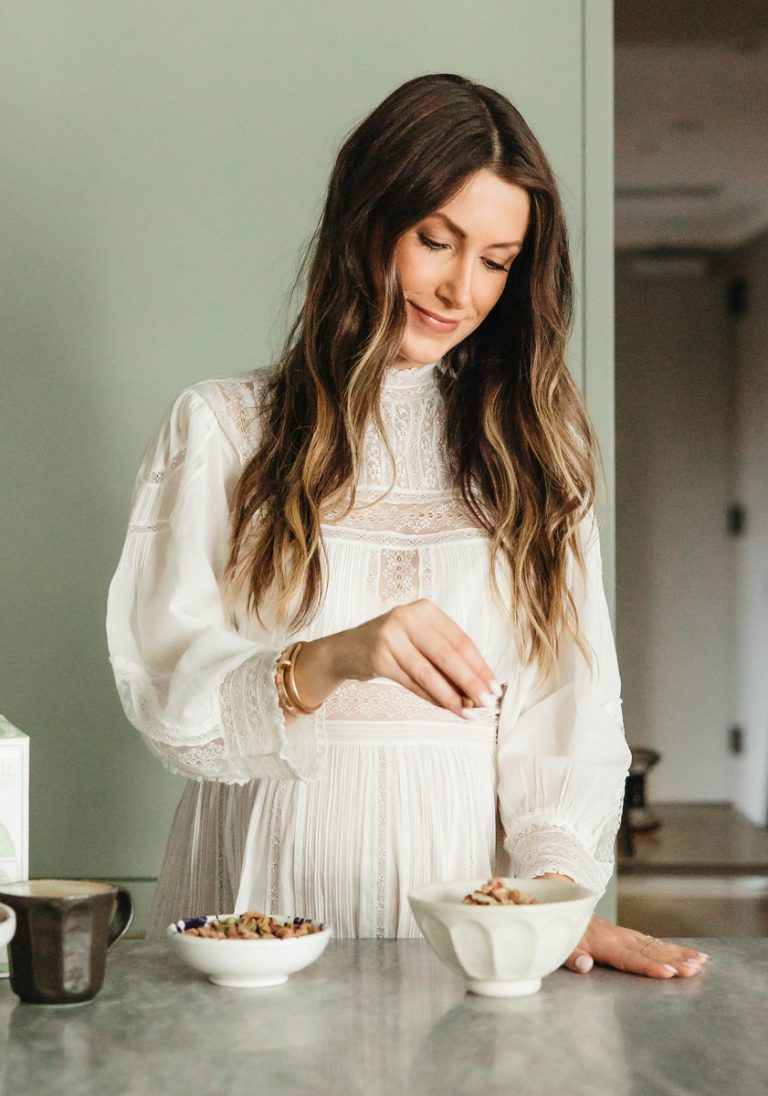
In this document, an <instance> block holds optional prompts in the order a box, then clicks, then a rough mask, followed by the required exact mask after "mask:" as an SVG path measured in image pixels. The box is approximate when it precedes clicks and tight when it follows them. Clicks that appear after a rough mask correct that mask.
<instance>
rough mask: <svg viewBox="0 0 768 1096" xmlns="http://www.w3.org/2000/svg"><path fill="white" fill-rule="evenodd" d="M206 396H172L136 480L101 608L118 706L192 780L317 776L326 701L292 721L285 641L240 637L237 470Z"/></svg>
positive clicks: (234, 454)
mask: <svg viewBox="0 0 768 1096" xmlns="http://www.w3.org/2000/svg"><path fill="white" fill-rule="evenodd" d="M208 383H210V382H208ZM200 387H203V386H195V387H192V388H188V389H186V390H185V391H183V392H182V393H181V395H180V396H179V397H178V398H177V399H176V400H175V402H174V404H173V406H172V407H171V409H170V411H169V413H168V414H167V415H166V417H165V419H164V421H163V423H162V425H161V427H160V429H159V431H158V434H157V436H156V437H155V439H154V440H153V442H152V443H151V444H150V445H149V447H148V448H147V450H146V453H145V455H144V458H143V460H142V462H141V467H140V469H139V473H138V476H137V479H136V484H135V487H134V492H133V500H132V504H131V516H130V524H129V526H128V532H127V536H126V540H125V544H124V547H123V550H122V555H121V557H120V562H119V564H118V567H117V571H116V572H115V575H114V577H113V579H112V582H111V584H110V587H109V593H108V598H107V622H106V623H107V641H108V648H109V657H110V663H111V665H112V669H113V672H114V676H115V681H116V684H117V688H118V692H119V694H120V699H121V702H122V705H123V708H124V710H125V714H126V716H127V717H128V719H129V720H130V722H131V723H132V724H133V725H134V726H135V727H136V728H137V729H138V730H139V731H140V732H141V734H142V736H143V738H144V741H145V742H146V744H147V746H148V747H149V749H150V750H151V751H152V752H153V753H154V754H155V755H157V756H158V757H159V758H160V759H161V760H162V761H163V762H164V763H165V765H166V766H167V767H168V768H170V769H172V770H173V771H175V772H178V773H181V774H182V775H184V776H188V777H193V778H196V779H198V780H200V779H205V780H217V781H221V782H223V783H227V784H243V783H246V782H247V781H249V780H252V779H254V778H263V777H271V778H275V779H280V780H283V779H303V780H313V779H317V778H318V776H319V775H320V771H321V769H322V765H323V760H324V754H325V745H324V743H325V736H324V725H325V705H323V706H322V707H321V708H320V709H319V710H318V711H317V712H316V713H314V714H313V715H311V716H303V717H298V718H296V719H295V720H293V721H292V722H291V723H289V724H288V725H286V723H285V720H284V717H283V712H282V709H281V708H280V705H279V703H278V699H277V690H276V687H275V684H274V671H275V667H276V664H277V657H278V655H279V652H280V649H281V648H282V643H280V644H278V643H275V642H274V640H273V638H272V636H271V635H270V634H268V633H266V632H265V633H264V634H263V635H258V634H257V637H256V638H253V637H252V635H249V638H246V637H245V636H244V635H242V634H241V633H240V632H239V631H238V629H237V627H236V624H235V622H234V619H233V616H232V614H231V612H229V611H228V609H227V608H226V605H225V599H224V596H223V589H222V585H221V582H222V575H223V571H224V567H225V564H226V560H227V556H228V537H229V500H230V498H231V495H232V492H233V490H234V486H235V484H236V482H237V479H238V476H239V473H240V460H239V457H238V454H237V451H236V449H235V447H234V445H233V444H232V442H231V440H229V439H228V438H227V437H226V436H225V434H224V433H223V431H222V430H221V428H220V426H219V423H218V420H217V418H216V416H215V415H214V413H213V410H212V408H211V406H210V404H209V403H208V401H207V400H206V399H204V398H203V396H202V395H201V394H200V391H198V390H196V389H197V388H200ZM280 638H281V639H283V638H284V637H280Z"/></svg>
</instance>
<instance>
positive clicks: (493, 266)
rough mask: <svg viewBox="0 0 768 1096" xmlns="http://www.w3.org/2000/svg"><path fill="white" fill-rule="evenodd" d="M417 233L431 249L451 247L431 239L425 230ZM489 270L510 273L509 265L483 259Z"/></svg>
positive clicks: (421, 240) (437, 249)
mask: <svg viewBox="0 0 768 1096" xmlns="http://www.w3.org/2000/svg"><path fill="white" fill-rule="evenodd" d="M416 235H417V236H418V238H419V241H420V242H421V243H422V244H423V245H424V247H426V248H428V249H429V250H430V251H443V250H444V249H445V248H446V247H450V246H451V245H450V244H440V243H438V242H437V240H430V238H429V236H425V235H424V233H423V232H417V233H416ZM483 262H484V263H485V265H486V269H487V270H498V271H500V272H501V273H502V274H508V273H509V267H508V266H502V265H501V263H494V262H493V261H492V260H491V259H483Z"/></svg>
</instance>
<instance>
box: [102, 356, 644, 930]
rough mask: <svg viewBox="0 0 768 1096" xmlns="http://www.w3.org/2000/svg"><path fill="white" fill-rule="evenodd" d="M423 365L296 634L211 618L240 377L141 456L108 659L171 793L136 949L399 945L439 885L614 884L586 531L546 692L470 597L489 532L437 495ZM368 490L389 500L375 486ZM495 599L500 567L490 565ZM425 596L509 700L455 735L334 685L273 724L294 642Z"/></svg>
mask: <svg viewBox="0 0 768 1096" xmlns="http://www.w3.org/2000/svg"><path fill="white" fill-rule="evenodd" d="M440 368H441V363H439V362H438V363H433V364H432V365H426V366H420V367H415V368H413V369H407V370H398V369H395V368H390V369H388V370H387V372H386V375H385V379H384V383H383V388H382V397H381V411H382V419H383V422H384V426H385V429H386V433H387V436H388V438H389V440H390V444H391V448H392V453H393V456H394V468H393V466H392V462H391V460H390V458H389V456H388V454H387V450H386V447H385V445H384V442H383V439H382V437H381V436H380V435H379V434H378V433H377V431H376V430H375V428H374V427H373V426H371V427H370V428H369V429H368V431H367V434H366V437H365V443H364V459H363V461H362V464H361V469H360V475H359V481H358V492H357V502H356V505H355V508H354V510H353V511H352V513H351V514H350V515H348V516H347V517H346V518H345V519H344V520H343V521H338V520H335V519H334V517H333V516H332V515H331V516H329V518H328V520H327V521H326V522H325V523H324V525H323V537H324V541H325V544H326V546H327V552H328V568H329V570H328V586H327V593H326V595H325V597H324V600H323V603H322V606H321V609H320V611H319V613H318V615H317V616H316V617H315V619H314V620H313V621H312V622H311V623H310V624H309V625H308V626H307V627H305V628H303V629H301V630H300V631H297V632H296V633H294V634H290V633H288V632H286V630H285V629H284V628H283V627H279V626H276V625H275V623H274V616H273V614H271V611H270V607H269V604H267V605H265V606H264V622H263V624H259V623H258V622H257V621H255V620H254V619H252V618H251V617H249V616H248V615H247V614H246V613H245V611H244V608H243V603H242V601H241V603H240V608H239V609H235V611H234V612H231V611H230V612H228V611H227V609H226V608H225V603H224V601H223V598H222V589H221V585H220V583H221V576H222V574H223V569H224V566H225V563H226V559H227V553H228V521H229V509H230V501H231V498H232V493H233V490H234V487H235V484H236V482H237V479H238V476H239V473H240V470H241V468H242V466H243V463H244V461H245V460H246V459H247V458H248V457H249V456H250V455H251V454H252V452H253V450H254V448H255V446H256V443H257V439H258V437H259V424H258V421H257V415H256V393H257V390H258V387H259V385H260V384H261V383H262V382H261V379H260V373H259V372H258V371H253V372H250V373H247V374H242V375H240V376H237V377H231V378H227V379H223V380H210V381H204V382H202V383H200V384H196V385H193V386H192V387H190V388H187V389H185V390H184V391H183V392H182V393H181V394H180V395H179V396H178V398H177V399H176V400H175V402H174V403H173V406H172V408H171V409H170V411H169V413H168V414H167V415H166V417H165V419H164V421H163V423H162V426H161V428H160V430H159V432H158V435H157V437H156V439H155V440H154V441H153V443H152V444H151V445H150V446H149V448H148V449H147V452H146V454H145V457H144V459H143V461H142V464H141V468H140V471H139V474H138V478H137V481H136V487H135V490H134V496H133V503H132V508H131V517H130V524H129V527H128V533H127V538H126V541H125V546H124V548H123V552H122V556H121V558H120V562H119V565H118V568H117V571H116V573H115V575H114V578H113V580H112V583H111V585H110V589H109V598H108V608H107V635H108V644H109V651H110V661H111V664H112V668H113V671H114V675H115V680H116V683H117V686H118V690H119V693H120V697H121V700H122V704H123V707H124V709H125V713H126V715H127V717H128V719H129V720H130V722H131V723H132V724H133V725H134V726H135V727H136V728H138V730H139V731H140V732H141V733H142V735H143V737H144V740H145V741H146V743H147V745H148V746H149V748H150V750H152V752H153V753H155V754H156V755H157V756H158V757H159V758H160V759H161V760H162V761H163V762H164V763H165V764H166V765H167V766H168V767H169V768H171V769H173V770H174V771H176V772H179V773H182V774H184V775H186V776H188V777H190V778H192V779H190V781H189V783H188V785H187V787H186V789H185V791H184V793H183V795H182V798H181V801H180V803H179V806H178V808H177V811H176V816H175V819H174V823H173V827H172V830H171V835H170V838H169V841H168V847H167V850H166V855H165V860H164V863H163V867H162V870H161V872H160V877H159V881H158V886H157V894H156V899H155V903H154V909H153V914H152V917H151V925H150V929H149V932H148V935H150V936H152V935H157V934H159V933H160V932H162V930H163V927H164V926H165V925H167V924H168V922H169V921H171V920H175V919H177V918H179V917H183V916H190V915H193V914H199V913H210V912H213V913H225V912H231V911H232V909H233V908H235V909H237V910H238V911H240V910H242V909H245V908H251V909H252V908H260V909H264V910H266V911H268V912H272V913H284V914H301V915H303V916H309V917H313V918H317V919H320V920H323V921H325V922H326V923H329V924H331V925H332V926H333V928H334V930H335V932H336V934H337V935H338V936H341V937H355V936H365V937H379V938H382V937H396V936H397V937H404V936H405V937H407V936H418V935H419V932H418V929H417V928H416V925H415V922H414V920H413V917H412V915H411V912H410V909H409V907H408V903H407V899H406V896H407V894H408V893H409V891H410V890H411V889H412V888H414V887H417V886H419V885H421V884H423V883H427V882H431V881H434V880H440V879H458V878H472V877H476V878H480V877H483V878H486V877H488V876H489V875H490V874H492V873H493V872H494V871H497V872H505V873H509V872H510V871H512V872H514V873H515V874H517V875H519V876H521V877H531V876H533V875H537V874H539V873H541V872H544V871H553V872H562V873H564V874H567V875H570V876H572V877H573V878H574V879H576V880H577V881H578V882H580V883H583V884H585V885H586V886H590V887H592V888H594V889H595V890H598V891H600V892H602V891H603V890H604V888H605V886H606V884H607V881H608V879H609V877H610V874H611V870H612V866H613V846H614V838H615V834H616V830H617V828H618V823H619V818H620V812H621V802H622V796H623V790H624V780H625V776H626V773H627V769H628V766H629V760H630V755H629V750H628V747H627V744H626V741H625V738H624V732H623V725H622V719H621V701H620V681H619V674H618V668H617V664H616V653H615V647H614V642H613V636H612V632H611V626H610V622H609V618H608V612H607V607H606V602H605V596H604V592H603V587H602V574H601V564H600V549H599V540H598V535H597V529H596V526H595V524H594V521H593V519H592V518H591V517H590V520H589V521H588V522H585V524H584V527H583V528H582V530H581V534H582V536H583V537H584V544H585V546H586V561H587V574H586V581H584V580H582V578H581V576H580V572H579V570H578V568H576V567H575V566H574V565H573V561H571V568H570V575H571V578H570V582H571V585H572V589H573V592H574V596H575V598H576V602H577V605H578V607H579V610H580V615H581V627H582V630H583V632H584V635H585V636H586V638H587V640H588V641H589V643H590V644H591V646H592V648H593V649H594V652H595V655H596V660H595V661H596V668H595V672H594V674H593V675H592V676H590V673H589V668H588V666H587V664H586V662H585V660H584V659H583V657H582V656H581V654H580V653H579V652H578V649H577V648H576V646H575V644H574V643H573V641H571V640H566V641H564V642H563V644H562V652H561V655H560V658H559V663H558V665H557V667H556V668H555V669H554V671H553V672H552V673H551V674H550V675H549V676H548V678H547V680H546V681H545V682H544V683H540V684H538V685H537V684H535V681H534V678H535V671H534V670H533V669H532V668H524V667H522V666H521V665H520V662H519V660H518V658H517V656H516V653H515V646H514V643H513V642H512V638H511V635H510V630H509V627H508V625H507V623H506V621H505V619H504V617H503V614H501V613H500V612H499V611H498V609H497V608H496V606H495V604H494V602H493V599H492V597H491V591H490V583H489V579H488V538H487V535H486V534H485V533H484V532H483V531H482V530H480V529H479V528H477V527H476V525H475V523H474V522H473V520H472V518H471V516H470V515H469V514H468V512H467V510H466V508H465V506H464V504H463V502H462V501H461V499H460V498H459V497H458V496H457V494H456V492H455V490H454V488H453V484H452V482H451V480H450V478H449V475H448V470H447V464H446V452H445V444H444V431H445V417H444V409H443V403H442V397H441V395H440V392H439V390H438V385H437V380H438V370H439V369H440ZM388 489H389V490H388ZM499 579H500V583H501V586H502V589H503V590H505V591H506V592H507V595H508V585H507V583H506V581H505V576H504V571H503V569H502V568H499ZM420 597H426V598H429V599H431V600H432V601H433V602H435V603H436V604H437V605H439V606H440V607H441V608H442V609H443V610H444V611H445V612H446V613H447V614H448V615H449V616H450V617H452V618H453V619H454V620H455V621H456V622H457V623H458V624H459V625H460V626H461V627H462V628H463V629H464V630H465V631H466V632H467V633H468V634H469V635H470V636H471V637H472V639H473V640H474V642H475V643H476V645H477V647H478V648H479V650H480V652H481V653H482V654H483V656H484V658H485V659H486V661H487V662H488V664H489V665H490V666H491V668H492V669H493V670H494V671H495V673H496V675H497V678H498V680H499V681H501V682H503V683H506V684H507V686H508V688H507V691H506V693H505V696H504V701H503V704H502V705H501V710H500V713H499V715H498V716H496V715H495V714H494V713H493V712H490V711H488V712H487V713H485V714H484V715H483V716H482V717H481V719H480V721H479V722H474V723H470V722H467V721H465V720H463V719H460V718H458V717H456V716H454V715H452V714H451V713H450V712H447V711H445V710H443V709H441V708H439V707H436V706H434V705H432V704H430V703H428V702H427V701H424V700H422V699H421V698H419V697H417V696H415V695H414V694H412V693H410V692H409V691H408V690H406V689H404V688H402V687H400V686H399V685H396V684H395V683H394V682H392V681H389V680H387V679H378V680H374V681H370V682H366V683H358V682H348V683H346V684H344V685H342V686H341V688H339V689H338V690H337V691H336V692H334V693H332V694H331V696H329V697H328V699H327V700H326V702H325V704H323V706H322V707H321V708H320V710H319V711H318V712H317V713H316V714H314V715H312V716H306V717H302V718H299V719H297V720H295V721H294V722H292V723H289V724H287V725H286V724H285V722H284V719H283V715H282V712H281V709H280V707H279V705H278V702H277V695H276V689H275V685H274V668H275V663H276V657H277V655H278V654H279V652H280V651H281V650H282V649H283V647H284V646H285V645H286V643H287V642H289V641H290V640H291V639H293V638H298V639H313V638H315V637H317V636H322V635H327V634H330V633H333V632H336V631H339V630H340V629H344V628H351V627H354V626H355V625H357V624H359V623H361V622H362V621H364V620H368V619H370V618H371V617H374V616H377V615H379V614H380V613H382V612H384V611H385V610H387V609H389V608H391V607H392V606H395V605H398V604H402V603H406V602H409V601H413V600H415V599H416V598H420Z"/></svg>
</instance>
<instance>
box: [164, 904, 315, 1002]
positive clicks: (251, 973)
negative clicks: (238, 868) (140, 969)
mask: <svg viewBox="0 0 768 1096" xmlns="http://www.w3.org/2000/svg"><path fill="white" fill-rule="evenodd" d="M211 916H214V915H209V917H211ZM215 916H216V917H217V918H219V919H220V920H222V921H224V920H226V918H227V917H232V916H235V915H234V914H230V913H222V914H216V915H215ZM272 916H274V917H275V919H276V920H278V921H283V922H286V921H289V920H292V918H288V917H283V916H281V915H280V914H273V915H272ZM190 920H192V921H194V920H196V919H190ZM183 924H184V922H176V923H175V924H173V925H169V926H168V928H167V929H166V930H165V931H166V936H168V937H170V940H171V944H172V946H173V948H174V950H175V952H176V954H177V955H178V956H179V958H180V959H183V960H184V962H185V963H188V964H189V966H190V967H193V968H194V969H195V970H199V971H201V972H202V973H203V974H207V975H208V978H209V980H210V981H211V982H215V983H216V985H219V986H230V987H232V988H235V989H262V988H265V987H267V986H279V985H282V984H283V983H284V982H287V981H288V976H289V975H290V974H295V973H296V971H298V970H303V968H304V967H308V966H309V964H310V963H314V961H315V959H317V958H318V957H319V956H320V955H322V953H323V952H324V951H325V948H326V946H327V944H328V941H329V940H330V938H331V936H332V935H333V931H332V929H331V927H330V926H329V925H326V926H325V928H323V929H321V930H320V931H319V932H313V933H309V934H308V935H307V936H295V937H292V938H287V939H285V940H212V939H210V938H206V937H205V936H187V935H186V933H185V932H184V930H183V928H182V925H183Z"/></svg>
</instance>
